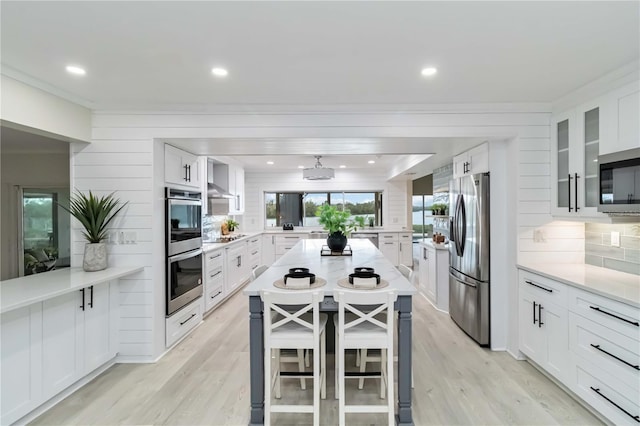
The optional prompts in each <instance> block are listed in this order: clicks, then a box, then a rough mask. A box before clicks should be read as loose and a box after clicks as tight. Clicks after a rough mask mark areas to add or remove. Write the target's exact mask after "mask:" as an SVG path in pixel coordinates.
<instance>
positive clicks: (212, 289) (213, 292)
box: [204, 249, 225, 312]
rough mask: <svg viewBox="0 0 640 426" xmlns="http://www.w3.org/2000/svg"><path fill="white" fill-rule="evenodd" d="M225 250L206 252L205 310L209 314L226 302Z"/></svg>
mask: <svg viewBox="0 0 640 426" xmlns="http://www.w3.org/2000/svg"><path fill="white" fill-rule="evenodd" d="M223 254H224V250H223V249H218V250H213V251H210V252H206V253H205V256H204V262H205V265H204V274H205V276H204V297H205V299H204V310H205V312H208V311H209V310H211V309H212V308H213V307H215V306H216V305H217V304H218V303H220V302H222V301H223V300H224V297H225V294H224V278H225V276H224V263H223Z"/></svg>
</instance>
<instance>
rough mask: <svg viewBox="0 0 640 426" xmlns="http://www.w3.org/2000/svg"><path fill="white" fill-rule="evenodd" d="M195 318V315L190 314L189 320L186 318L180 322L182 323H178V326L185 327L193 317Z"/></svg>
mask: <svg viewBox="0 0 640 426" xmlns="http://www.w3.org/2000/svg"><path fill="white" fill-rule="evenodd" d="M195 316H196V314H195V313H193V314H191V316H190V317H189V318H187V319H186V320H184V321H182V322H181V323H180V325H185V324H186V323H187V322H189V320H191V318H193V317H195Z"/></svg>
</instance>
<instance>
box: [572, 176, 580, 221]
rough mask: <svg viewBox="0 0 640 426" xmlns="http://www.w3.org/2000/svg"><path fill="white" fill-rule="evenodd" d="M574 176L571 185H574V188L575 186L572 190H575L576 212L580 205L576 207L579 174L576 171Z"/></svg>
mask: <svg viewBox="0 0 640 426" xmlns="http://www.w3.org/2000/svg"><path fill="white" fill-rule="evenodd" d="M574 176H575V177H576V178H575V180H574V181H573V185H574V188H575V191H574V192H575V201H576V212H578V210H580V207H578V178H579V177H580V176H578V174H577V173H576V174H575V175H574Z"/></svg>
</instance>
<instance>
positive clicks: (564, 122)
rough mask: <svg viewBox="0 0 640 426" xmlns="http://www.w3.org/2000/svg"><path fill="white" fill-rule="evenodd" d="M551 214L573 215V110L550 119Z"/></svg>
mask: <svg viewBox="0 0 640 426" xmlns="http://www.w3.org/2000/svg"><path fill="white" fill-rule="evenodd" d="M551 123H552V126H551V214H552V215H554V216H569V215H575V196H576V192H575V181H574V179H575V173H576V172H575V169H576V160H577V159H576V154H575V147H574V146H575V140H576V136H575V110H573V109H572V110H569V111H565V112H563V113H560V114H557V115H555V116H553V117H552V121H551Z"/></svg>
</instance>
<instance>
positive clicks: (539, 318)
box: [538, 303, 544, 328]
mask: <svg viewBox="0 0 640 426" xmlns="http://www.w3.org/2000/svg"><path fill="white" fill-rule="evenodd" d="M543 309H544V308H543V307H542V303H538V328H542V324H544V323H543V322H542V310H543Z"/></svg>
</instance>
